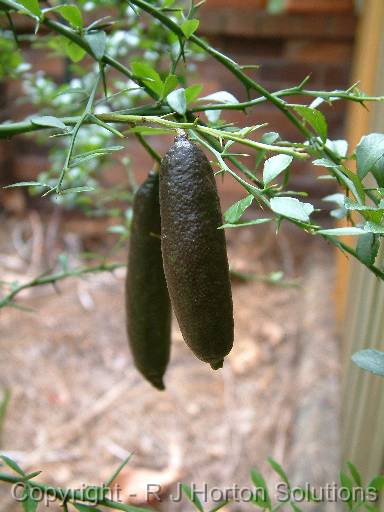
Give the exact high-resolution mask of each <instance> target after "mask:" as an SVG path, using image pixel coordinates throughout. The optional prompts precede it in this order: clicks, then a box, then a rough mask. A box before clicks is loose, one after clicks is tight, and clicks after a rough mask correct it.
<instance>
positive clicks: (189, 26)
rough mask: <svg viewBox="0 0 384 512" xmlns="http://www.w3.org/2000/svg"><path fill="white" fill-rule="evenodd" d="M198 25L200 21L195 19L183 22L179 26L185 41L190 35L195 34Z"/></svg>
mask: <svg viewBox="0 0 384 512" xmlns="http://www.w3.org/2000/svg"><path fill="white" fill-rule="evenodd" d="M199 24H200V21H199V20H197V19H191V20H185V21H184V23H182V25H181V30H182V31H183V34H184V35H185V37H186V38H187V39H189V38H190V37H191V35H192V34H193V33H194V32H196V30H197V29H198V27H199Z"/></svg>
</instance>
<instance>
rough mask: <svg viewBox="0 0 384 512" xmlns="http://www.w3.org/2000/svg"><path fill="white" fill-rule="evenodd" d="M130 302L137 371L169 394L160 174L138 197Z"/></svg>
mask: <svg viewBox="0 0 384 512" xmlns="http://www.w3.org/2000/svg"><path fill="white" fill-rule="evenodd" d="M125 297H126V318H127V332H128V339H129V344H130V348H131V352H132V356H133V359H134V362H135V366H136V368H137V369H138V370H139V372H140V373H141V374H142V375H143V376H144V377H145V378H146V379H147V380H148V381H149V382H150V383H151V384H152V385H153V386H155V387H156V388H157V389H159V390H162V389H165V387H164V383H163V376H164V373H165V370H166V368H167V364H168V361H169V355H170V344H171V303H170V299H169V295H168V290H167V285H166V281H165V276H164V270H163V261H162V255H161V243H160V205H159V174H158V173H157V172H151V173H150V174H149V175H148V178H147V179H146V181H145V182H144V183H143V184H142V185H141V186H140V187H139V189H138V190H137V192H136V194H135V198H134V203H133V219H132V229H131V235H130V243H129V258H128V271H127V278H126V287H125Z"/></svg>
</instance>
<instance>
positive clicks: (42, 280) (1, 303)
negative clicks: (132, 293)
mask: <svg viewBox="0 0 384 512" xmlns="http://www.w3.org/2000/svg"><path fill="white" fill-rule="evenodd" d="M123 267H125V265H124V264H123V263H102V264H101V265H97V266H93V267H80V268H76V269H72V270H63V271H62V272H57V273H54V274H48V275H47V274H43V275H40V276H38V277H35V278H34V279H31V280H30V281H28V282H26V283H23V284H16V285H15V284H13V283H12V284H10V285H9V286H10V287H11V291H10V292H8V293H7V294H6V295H4V296H3V297H1V298H0V308H3V307H5V306H10V305H12V303H13V299H14V298H15V297H16V295H18V294H19V293H20V292H22V291H23V290H26V289H27V288H34V287H35V286H42V285H45V284H54V283H57V282H58V281H62V280H63V279H67V278H68V277H81V276H83V275H85V274H97V273H100V272H113V271H114V270H116V269H118V268H123ZM0 284H3V285H4V283H0Z"/></svg>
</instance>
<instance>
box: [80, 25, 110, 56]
mask: <svg viewBox="0 0 384 512" xmlns="http://www.w3.org/2000/svg"><path fill="white" fill-rule="evenodd" d="M84 39H85V40H86V41H87V43H88V44H89V46H90V47H91V50H92V53H93V55H94V57H95V59H97V60H101V59H102V58H103V57H104V53H105V46H106V43H107V35H106V33H105V32H104V31H103V30H100V31H98V32H91V33H89V34H85V36H84Z"/></svg>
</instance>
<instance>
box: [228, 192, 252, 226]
mask: <svg viewBox="0 0 384 512" xmlns="http://www.w3.org/2000/svg"><path fill="white" fill-rule="evenodd" d="M253 199H254V197H253V195H251V194H249V195H248V196H246V197H244V199H240V201H237V202H236V203H234V204H233V205H232V206H230V207H229V208H228V210H227V211H226V212H225V213H224V220H225V221H226V222H227V223H228V224H235V223H236V222H237V221H238V220H239V219H240V217H241V216H242V215H243V213H244V212H245V210H246V209H247V208H248V207H249V206H251V204H252V201H253Z"/></svg>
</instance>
